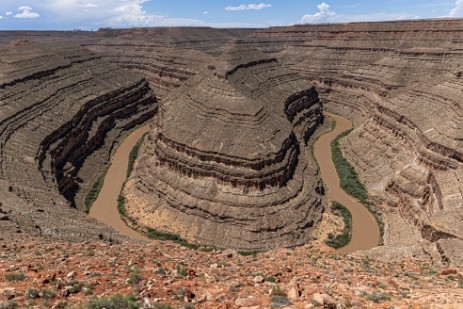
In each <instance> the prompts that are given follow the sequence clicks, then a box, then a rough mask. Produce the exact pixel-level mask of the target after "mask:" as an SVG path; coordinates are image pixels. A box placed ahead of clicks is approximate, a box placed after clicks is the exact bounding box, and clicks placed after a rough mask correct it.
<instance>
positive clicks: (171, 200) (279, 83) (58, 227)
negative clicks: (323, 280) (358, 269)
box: [0, 19, 463, 265]
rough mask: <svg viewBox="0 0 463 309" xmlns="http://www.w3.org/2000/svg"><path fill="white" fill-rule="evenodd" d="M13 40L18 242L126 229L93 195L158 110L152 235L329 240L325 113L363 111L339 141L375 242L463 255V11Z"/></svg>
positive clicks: (143, 181)
mask: <svg viewBox="0 0 463 309" xmlns="http://www.w3.org/2000/svg"><path fill="white" fill-rule="evenodd" d="M0 44H1V45H0V51H1V53H2V56H1V58H0V132H1V133H0V138H1V150H0V162H1V169H0V197H1V202H2V206H1V209H2V214H4V215H2V216H3V217H6V218H7V219H5V220H1V221H0V231H2V232H1V233H0V236H1V237H2V238H3V239H4V240H5V241H6V240H9V239H15V240H17V239H30V238H39V239H48V240H88V239H101V240H106V241H109V240H111V241H117V242H119V241H126V240H127V238H126V237H125V236H123V235H120V234H119V233H117V232H115V231H114V230H112V229H111V228H109V227H107V226H105V225H104V224H102V223H100V222H98V221H97V220H94V219H92V218H90V217H88V216H86V215H85V214H84V213H83V210H84V209H85V206H84V199H85V195H86V193H87V192H88V191H89V190H90V188H91V186H92V184H93V183H94V182H95V180H96V179H97V178H98V177H100V176H101V174H102V173H104V171H105V170H106V168H107V165H108V164H109V162H110V158H111V155H112V153H113V151H114V148H115V147H116V145H117V144H118V143H119V142H120V141H121V140H122V139H123V138H124V137H125V136H126V135H127V134H128V132H130V131H131V130H132V129H134V128H136V127H138V126H139V125H141V124H142V123H147V122H150V124H151V127H152V130H151V131H150V133H149V134H148V136H147V138H146V139H145V142H144V143H143V145H142V147H141V153H140V155H139V160H138V161H139V162H138V164H137V167H136V168H135V170H134V172H133V174H132V176H131V177H130V178H129V179H128V181H127V184H126V186H125V188H124V191H123V194H124V196H125V198H126V200H127V201H126V209H127V211H128V213H129V215H130V216H131V217H133V218H135V219H136V221H137V222H138V223H139V224H140V228H141V229H143V227H150V228H154V229H156V230H162V231H165V232H172V233H175V234H179V235H180V236H181V237H183V238H185V239H187V240H188V241H191V242H198V243H202V244H206V245H212V246H216V247H220V248H222V247H234V248H236V249H240V250H266V249H272V248H275V247H281V246H288V247H292V246H298V245H302V244H305V243H310V242H314V241H317V240H316V238H320V239H318V241H323V239H322V237H317V234H316V232H315V231H316V230H317V228H318V227H320V226H323V224H324V223H323V222H324V220H325V219H324V218H325V217H329V215H330V214H329V210H328V209H329V207H328V202H329V201H328V200H327V198H326V197H325V193H326V192H325V188H324V186H323V183H322V181H321V178H320V175H319V171H318V167H317V165H316V162H315V161H314V159H313V157H312V154H311V143H312V142H313V140H314V139H315V138H316V136H317V132H318V131H319V130H322V129H323V128H325V129H326V127H325V126H326V125H324V123H323V116H322V110H326V111H330V112H333V113H334V114H339V115H341V116H344V117H346V118H348V119H350V120H352V121H353V123H354V130H353V131H352V133H350V134H349V135H348V136H347V137H346V138H343V139H341V141H340V144H341V149H342V152H343V155H344V156H345V157H346V159H347V160H348V161H349V162H350V163H351V165H352V166H353V167H354V168H355V170H356V171H357V173H358V176H359V178H360V180H361V181H362V182H363V183H364V184H365V186H366V188H367V190H368V192H369V200H370V202H371V204H372V205H373V207H374V208H375V209H376V210H377V211H378V212H379V213H380V217H381V219H382V221H383V222H384V235H383V244H384V245H383V246H378V247H376V248H374V249H371V250H368V251H367V252H366V253H365V254H367V255H368V256H370V257H374V258H379V259H401V258H405V257H415V258H423V259H428V260H431V261H432V262H433V263H436V264H440V265H463V260H462V257H461V254H460V252H462V250H463V234H462V231H463V209H462V207H463V186H462V180H461V177H462V160H463V145H462V137H461V133H460V132H462V124H463V123H462V121H463V120H462V117H461V116H462V115H463V112H462V106H461V103H460V98H461V93H462V91H463V82H462V77H463V73H462V72H463V69H462V65H463V63H462V61H461V59H462V53H463V52H462V46H463V21H462V20H453V19H443V20H428V21H420V20H418V21H400V22H387V23H353V24H338V25H301V26H291V27H273V28H268V29H233V30H227V29H210V28H161V29H120V30H117V29H102V30H100V31H97V32H94V33H92V32H88V33H87V32H69V33H60V32H58V33H53V32H28V31H23V32H21V31H19V32H14V31H13V32H0ZM50 46H54V47H53V48H51V47H50ZM317 128H318V129H317ZM251 206H252V207H251ZM257 210H258V211H257ZM56 218H60V220H56Z"/></svg>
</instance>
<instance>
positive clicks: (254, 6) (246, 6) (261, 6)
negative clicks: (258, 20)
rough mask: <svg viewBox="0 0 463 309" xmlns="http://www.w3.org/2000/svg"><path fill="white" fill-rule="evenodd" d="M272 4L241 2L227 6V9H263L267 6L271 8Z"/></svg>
mask: <svg viewBox="0 0 463 309" xmlns="http://www.w3.org/2000/svg"><path fill="white" fill-rule="evenodd" d="M271 7H272V5H271V4H266V3H259V4H252V3H251V4H241V5H238V6H231V5H229V6H227V7H226V8H225V10H227V11H248V10H262V9H266V8H271Z"/></svg>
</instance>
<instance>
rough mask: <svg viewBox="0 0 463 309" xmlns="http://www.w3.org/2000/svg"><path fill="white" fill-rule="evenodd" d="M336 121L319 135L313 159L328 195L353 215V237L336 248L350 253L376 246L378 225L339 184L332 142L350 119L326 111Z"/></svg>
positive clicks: (350, 123)
mask: <svg viewBox="0 0 463 309" xmlns="http://www.w3.org/2000/svg"><path fill="white" fill-rule="evenodd" d="M325 115H326V116H328V117H330V118H332V119H333V120H335V121H336V127H335V128H334V129H333V130H332V131H330V132H329V133H327V134H325V135H323V136H321V137H320V138H319V139H318V140H317V142H316V143H315V145H314V155H315V159H316V160H317V162H318V165H319V166H320V173H321V176H322V179H323V181H324V183H325V185H326V186H327V189H328V190H327V197H328V199H329V200H331V201H337V202H338V203H341V204H342V205H344V206H345V207H346V208H347V209H348V210H349V211H350V212H351V214H352V239H351V241H350V243H349V244H348V245H347V246H345V247H343V248H341V249H339V250H338V252H340V253H350V252H354V251H358V250H366V249H371V248H373V247H376V246H377V245H378V241H379V237H380V234H379V227H378V224H377V222H376V220H375V218H374V217H373V215H372V214H371V213H370V212H369V211H368V209H367V208H366V207H365V206H364V205H362V204H361V203H360V202H359V201H358V200H357V199H355V198H353V197H352V196H350V195H348V194H347V193H346V192H345V191H344V190H343V189H342V188H341V187H340V184H339V177H338V173H337V172H336V168H335V166H334V163H333V160H332V156H331V141H332V140H334V139H335V138H336V137H337V136H338V135H339V134H341V133H342V132H344V131H347V130H349V129H351V128H352V122H351V121H350V120H348V119H346V118H344V117H341V116H338V115H334V114H331V113H326V112H325Z"/></svg>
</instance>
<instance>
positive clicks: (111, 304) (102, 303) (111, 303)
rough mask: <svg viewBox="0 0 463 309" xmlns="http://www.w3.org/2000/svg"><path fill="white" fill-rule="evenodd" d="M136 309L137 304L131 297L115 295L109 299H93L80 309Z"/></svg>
mask: <svg viewBox="0 0 463 309" xmlns="http://www.w3.org/2000/svg"><path fill="white" fill-rule="evenodd" d="M103 308H106V309H136V308H138V304H137V303H136V301H135V297H133V296H132V295H126V296H123V295H120V294H115V295H113V296H111V297H102V298H93V299H91V300H90V301H89V302H88V303H87V304H86V305H84V306H83V307H81V309H103Z"/></svg>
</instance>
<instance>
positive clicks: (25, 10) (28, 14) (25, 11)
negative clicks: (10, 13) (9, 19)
mask: <svg viewBox="0 0 463 309" xmlns="http://www.w3.org/2000/svg"><path fill="white" fill-rule="evenodd" d="M18 10H19V11H22V12H21V13H18V14H16V15H15V16H14V17H15V18H37V17H40V15H39V14H37V13H35V12H32V8H31V7H30V6H27V5H23V6H20V7H19V8H18Z"/></svg>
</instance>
